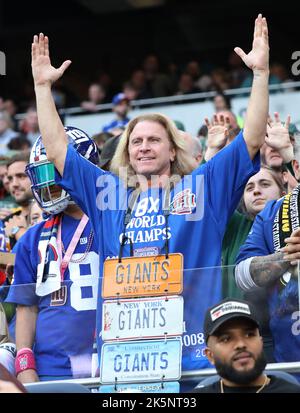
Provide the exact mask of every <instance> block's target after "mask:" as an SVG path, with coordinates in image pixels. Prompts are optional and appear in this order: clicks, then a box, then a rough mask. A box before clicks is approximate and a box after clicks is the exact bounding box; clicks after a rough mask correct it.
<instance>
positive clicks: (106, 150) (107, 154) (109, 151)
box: [99, 135, 120, 168]
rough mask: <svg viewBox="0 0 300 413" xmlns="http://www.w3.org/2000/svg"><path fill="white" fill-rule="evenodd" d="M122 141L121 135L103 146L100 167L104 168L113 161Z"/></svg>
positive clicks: (110, 139)
mask: <svg viewBox="0 0 300 413" xmlns="http://www.w3.org/2000/svg"><path fill="white" fill-rule="evenodd" d="M119 141H120V135H118V136H113V137H112V138H109V139H108V140H107V141H106V142H105V144H104V145H103V148H102V151H101V155H100V161H99V166H100V168H102V167H104V166H105V165H106V164H107V163H108V162H110V161H111V160H112V158H113V157H114V154H115V152H116V149H117V146H118V144H119Z"/></svg>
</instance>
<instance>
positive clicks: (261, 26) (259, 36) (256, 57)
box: [234, 14, 269, 72]
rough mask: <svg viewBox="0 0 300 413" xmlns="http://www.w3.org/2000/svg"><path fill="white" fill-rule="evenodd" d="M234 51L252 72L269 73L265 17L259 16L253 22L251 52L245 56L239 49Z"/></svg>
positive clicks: (267, 36) (236, 48)
mask: <svg viewBox="0 0 300 413" xmlns="http://www.w3.org/2000/svg"><path fill="white" fill-rule="evenodd" d="M234 51H235V52H236V54H237V55H239V56H240V58H241V59H242V60H243V62H244V63H245V65H246V66H248V67H249V69H251V70H253V72H254V71H269V35H268V24H267V20H266V18H265V17H262V15H261V14H259V15H258V17H257V18H256V20H255V24H254V34H253V43H252V50H251V51H250V52H249V53H248V54H246V53H245V52H244V50H243V49H241V48H240V47H235V49H234Z"/></svg>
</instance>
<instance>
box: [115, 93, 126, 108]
mask: <svg viewBox="0 0 300 413" xmlns="http://www.w3.org/2000/svg"><path fill="white" fill-rule="evenodd" d="M122 100H127V102H129V99H128V97H127V96H126V95H125V93H118V94H117V95H115V96H114V97H113V100H112V104H113V105H118V104H119V103H120V102H122Z"/></svg>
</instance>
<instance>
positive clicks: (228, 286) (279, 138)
mask: <svg viewBox="0 0 300 413" xmlns="http://www.w3.org/2000/svg"><path fill="white" fill-rule="evenodd" d="M289 120H290V119H289V118H288V119H287V121H286V124H285V125H283V124H282V123H281V122H280V118H279V115H278V114H276V116H275V119H274V122H272V123H270V124H269V125H268V127H267V131H268V136H267V137H266V142H268V145H269V147H270V148H273V149H274V150H276V151H278V154H282V156H283V157H285V159H286V160H287V161H288V160H290V159H291V158H292V157H293V153H292V151H291V148H292V145H291V142H290V139H289V136H288V128H289ZM228 123H229V122H228ZM216 132H218V133H219V134H218V133H216ZM226 133H227V129H226V125H225V123H224V117H219V118H218V117H217V116H215V117H214V122H213V124H208V144H209V148H208V151H209V150H213V149H214V144H216V145H217V144H218V142H221V141H222V136H223V139H224V140H226V139H227V138H226ZM211 134H212V135H211ZM284 191H285V190H284V186H283V180H282V175H279V174H278V173H277V172H276V171H273V170H271V169H270V168H269V167H267V166H264V167H262V168H261V170H260V171H259V173H257V174H256V175H254V176H252V177H251V178H250V179H249V181H248V182H247V185H246V187H245V190H244V195H243V206H244V208H243V210H244V211H243V212H244V214H241V213H239V212H238V211H235V212H234V214H233V216H232V217H231V219H230V221H229V223H228V226H227V230H226V233H225V236H224V239H223V245H222V265H223V268H222V275H223V297H228V296H231V297H242V291H241V290H240V289H239V288H237V286H236V284H235V283H234V263H235V259H236V256H237V253H238V250H239V248H240V246H241V245H242V244H243V242H244V241H245V239H246V237H247V235H248V233H249V231H250V229H251V226H252V224H253V220H254V218H255V216H256V215H257V214H258V213H259V212H261V211H262V210H263V208H264V206H265V205H266V203H267V202H268V201H270V200H274V199H279V198H280V197H282V196H283V195H284V194H285V192H284ZM245 298H246V299H247V300H251V301H252V302H253V303H255V307H256V308H259V311H258V312H257V314H258V317H259V321H260V323H261V326H262V332H263V337H264V342H265V351H266V354H267V357H268V361H270V362H272V361H274V359H273V344H272V338H271V333H270V331H269V327H268V323H269V317H268V312H266V311H264V307H266V294H265V293H264V292H260V293H257V294H247V295H246V296H245Z"/></svg>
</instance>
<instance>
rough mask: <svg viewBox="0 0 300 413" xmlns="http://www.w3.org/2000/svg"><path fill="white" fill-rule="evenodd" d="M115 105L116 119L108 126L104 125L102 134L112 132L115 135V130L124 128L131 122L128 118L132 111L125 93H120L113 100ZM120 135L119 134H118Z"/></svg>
mask: <svg viewBox="0 0 300 413" xmlns="http://www.w3.org/2000/svg"><path fill="white" fill-rule="evenodd" d="M112 104H113V108H112V110H113V112H114V113H115V115H116V118H115V119H113V120H112V121H111V122H109V123H108V124H107V125H104V126H103V128H102V132H110V133H114V130H115V129H118V130H119V129H120V128H123V127H124V126H126V125H127V123H128V122H129V120H130V119H129V117H128V116H127V114H128V112H129V110H130V103H129V100H128V98H127V96H126V95H124V93H118V94H117V95H115V96H114V98H113V100H112ZM117 133H119V132H117Z"/></svg>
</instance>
